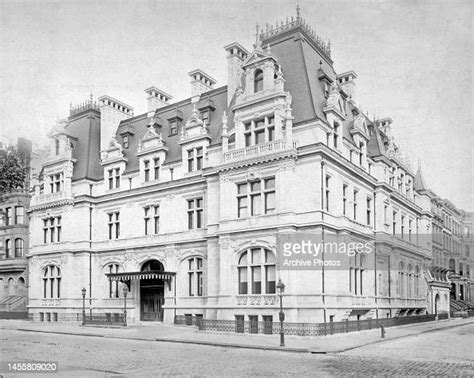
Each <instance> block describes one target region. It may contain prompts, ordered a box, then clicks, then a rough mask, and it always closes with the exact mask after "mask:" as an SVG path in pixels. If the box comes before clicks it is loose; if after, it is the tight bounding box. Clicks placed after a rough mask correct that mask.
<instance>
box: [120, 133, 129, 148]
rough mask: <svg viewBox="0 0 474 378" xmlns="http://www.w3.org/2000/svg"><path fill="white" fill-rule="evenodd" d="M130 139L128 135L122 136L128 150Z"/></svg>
mask: <svg viewBox="0 0 474 378" xmlns="http://www.w3.org/2000/svg"><path fill="white" fill-rule="evenodd" d="M129 138H130V137H129V136H128V135H127V134H126V135H123V136H122V145H123V148H125V149H128V144H129Z"/></svg>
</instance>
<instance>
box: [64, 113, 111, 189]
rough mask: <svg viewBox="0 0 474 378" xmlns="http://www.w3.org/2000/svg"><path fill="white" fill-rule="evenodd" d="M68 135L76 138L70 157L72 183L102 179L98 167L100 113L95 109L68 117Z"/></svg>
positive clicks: (100, 169) (99, 166)
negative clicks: (72, 164) (72, 163)
mask: <svg viewBox="0 0 474 378" xmlns="http://www.w3.org/2000/svg"><path fill="white" fill-rule="evenodd" d="M71 114H72V113H71ZM65 129H66V130H67V132H68V134H69V135H71V136H73V137H74V138H76V140H75V141H74V148H73V149H72V157H73V158H74V159H76V160H77V161H76V162H75V164H74V171H73V176H72V179H73V181H76V180H82V179H90V180H93V181H96V180H100V179H102V178H103V170H102V167H101V165H100V154H99V153H100V113H99V112H98V110H97V109H92V108H90V109H88V110H86V111H85V112H83V113H80V114H73V115H71V116H70V117H69V119H68V123H67V125H66V126H65Z"/></svg>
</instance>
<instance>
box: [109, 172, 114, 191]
mask: <svg viewBox="0 0 474 378" xmlns="http://www.w3.org/2000/svg"><path fill="white" fill-rule="evenodd" d="M108 174H109V189H113V188H114V171H113V170H112V169H109V170H108Z"/></svg>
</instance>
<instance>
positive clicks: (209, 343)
mask: <svg viewBox="0 0 474 378" xmlns="http://www.w3.org/2000/svg"><path fill="white" fill-rule="evenodd" d="M155 340H156V341H159V342H164V343H179V344H193V345H206V346H213V347H222V348H240V349H256V350H269V351H277V352H290V353H312V354H326V353H328V352H326V351H312V350H311V349H302V348H288V347H273V346H262V345H245V344H230V343H216V342H213V341H195V340H176V339H155Z"/></svg>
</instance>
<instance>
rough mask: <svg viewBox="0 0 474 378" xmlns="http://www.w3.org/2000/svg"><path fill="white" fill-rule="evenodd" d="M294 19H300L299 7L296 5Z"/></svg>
mask: <svg viewBox="0 0 474 378" xmlns="http://www.w3.org/2000/svg"><path fill="white" fill-rule="evenodd" d="M296 19H297V20H299V19H300V5H299V4H296Z"/></svg>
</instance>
